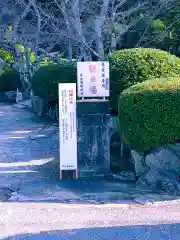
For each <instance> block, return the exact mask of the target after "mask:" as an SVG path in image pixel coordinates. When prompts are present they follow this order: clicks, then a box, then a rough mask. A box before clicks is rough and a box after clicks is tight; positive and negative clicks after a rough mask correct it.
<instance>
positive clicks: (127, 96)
mask: <svg viewBox="0 0 180 240" xmlns="http://www.w3.org/2000/svg"><path fill="white" fill-rule="evenodd" d="M118 119H119V120H118V125H119V131H120V133H121V135H122V138H123V139H124V141H125V143H126V144H127V145H129V146H130V147H131V148H132V149H135V150H137V151H139V152H144V151H147V150H150V149H152V148H155V147H157V146H159V145H161V144H165V143H169V142H174V141H176V140H178V139H180V121H179V119H180V77H176V78H166V79H164V78H163V79H153V80H148V81H145V82H143V83H139V84H136V85H134V86H131V87H130V88H128V89H126V90H124V91H123V93H122V94H121V96H120V98H119V118H118Z"/></svg>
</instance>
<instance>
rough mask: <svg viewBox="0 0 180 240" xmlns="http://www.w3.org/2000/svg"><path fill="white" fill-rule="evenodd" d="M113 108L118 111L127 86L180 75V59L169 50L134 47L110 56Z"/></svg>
mask: <svg viewBox="0 0 180 240" xmlns="http://www.w3.org/2000/svg"><path fill="white" fill-rule="evenodd" d="M109 62H110V78H111V79H110V83H111V98H110V101H111V108H112V110H113V111H114V112H116V113H117V109H118V106H117V105H118V97H119V94H120V93H121V92H122V91H123V90H124V89H126V88H128V87H130V86H132V85H134V84H136V83H139V82H143V81H145V80H147V79H150V78H159V77H174V76H179V75H180V59H179V58H178V57H176V56H174V55H171V54H169V53H168V52H165V51H162V50H158V49H149V48H133V49H125V50H120V51H117V52H115V53H113V54H112V55H110V57H109Z"/></svg>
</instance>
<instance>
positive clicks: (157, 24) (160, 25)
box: [152, 19, 166, 32]
mask: <svg viewBox="0 0 180 240" xmlns="http://www.w3.org/2000/svg"><path fill="white" fill-rule="evenodd" d="M152 28H153V30H154V31H155V32H160V31H163V30H164V29H165V28H166V25H165V23H164V22H163V21H162V20H161V19H155V20H153V21H152Z"/></svg>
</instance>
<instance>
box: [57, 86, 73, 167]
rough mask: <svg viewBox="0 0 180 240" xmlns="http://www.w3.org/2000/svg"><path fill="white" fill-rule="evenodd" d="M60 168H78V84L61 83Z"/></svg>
mask: <svg viewBox="0 0 180 240" xmlns="http://www.w3.org/2000/svg"><path fill="white" fill-rule="evenodd" d="M59 146H60V170H75V169H77V129H76V84H75V83H60V84H59Z"/></svg>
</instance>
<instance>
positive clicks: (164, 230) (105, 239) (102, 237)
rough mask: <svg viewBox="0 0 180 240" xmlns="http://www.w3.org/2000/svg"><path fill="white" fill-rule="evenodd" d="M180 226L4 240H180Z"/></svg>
mask: <svg viewBox="0 0 180 240" xmlns="http://www.w3.org/2000/svg"><path fill="white" fill-rule="evenodd" d="M179 236H180V224H179V223H177V224H158V225H140V226H120V227H102V228H101V227H98V228H82V229H66V230H55V231H42V232H39V233H29V234H28V233H27V234H22V235H15V236H10V237H7V238H3V240H15V239H16V240H25V239H26V240H50V239H51V240H119V239H121V240H130V239H134V240H135V239H146V240H151V239H153V240H169V239H173V240H179Z"/></svg>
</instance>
